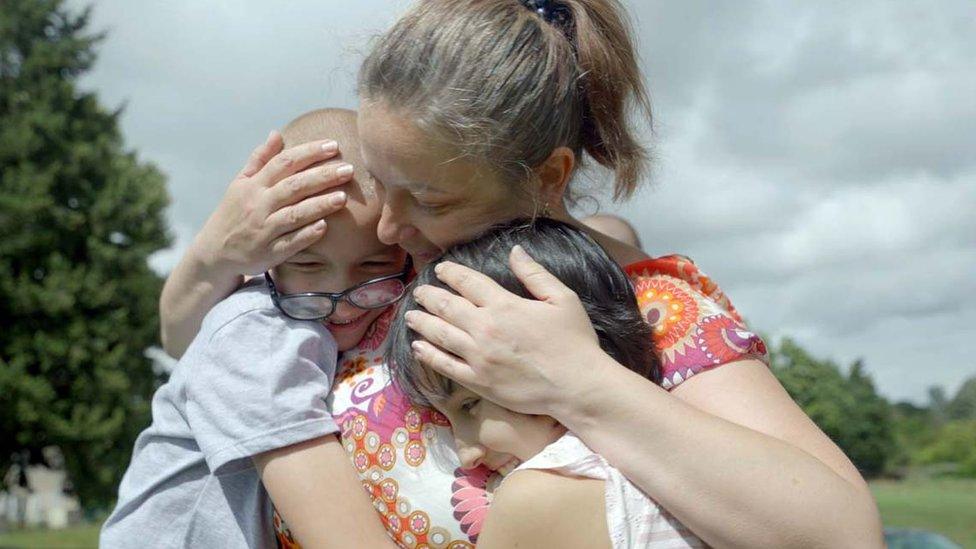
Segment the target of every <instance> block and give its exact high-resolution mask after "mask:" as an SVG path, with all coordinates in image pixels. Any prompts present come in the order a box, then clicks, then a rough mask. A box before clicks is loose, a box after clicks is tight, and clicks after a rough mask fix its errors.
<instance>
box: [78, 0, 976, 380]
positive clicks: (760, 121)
mask: <svg viewBox="0 0 976 549" xmlns="http://www.w3.org/2000/svg"><path fill="white" fill-rule="evenodd" d="M627 3H628V5H629V8H630V9H631V12H632V15H633V21H634V25H635V27H636V28H637V31H638V32H637V34H638V39H639V43H640V53H641V57H642V59H643V64H644V69H645V71H646V74H647V76H648V84H649V86H650V88H651V92H652V96H653V101H654V107H655V111H656V112H655V114H656V120H657V126H656V133H655V135H653V136H650V135H648V139H649V141H653V144H654V146H655V148H656V153H657V164H656V169H655V174H654V185H653V186H651V187H649V188H647V189H645V190H644V191H643V192H641V193H640V194H639V195H638V196H637V197H636V198H635V199H634V200H633V201H631V202H630V203H628V204H626V205H619V206H609V207H610V209H612V210H616V211H620V212H621V213H623V214H624V215H626V216H627V217H628V218H630V219H632V220H633V221H634V223H635V225H636V226H637V227H638V229H639V231H640V233H641V237H642V239H643V241H644V242H645V243H646V245H647V248H648V251H650V252H651V253H655V254H663V253H669V252H681V253H684V254H686V255H690V256H692V257H693V258H695V259H696V260H697V261H698V263H699V265H700V266H701V267H702V268H703V269H704V270H706V272H709V273H710V274H711V275H713V276H714V277H715V278H716V280H718V281H719V282H720V283H721V284H722V285H723V287H724V288H725V289H726V291H727V292H728V293H729V294H730V295H731V296H732V298H733V300H734V301H735V303H736V305H737V307H738V308H739V309H740V310H741V311H742V312H743V313H744V314H745V315H746V316H747V318H748V319H749V320H750V322H751V323H752V324H753V325H754V326H755V327H757V328H758V329H760V330H761V331H763V332H764V333H767V334H771V335H773V336H774V337H778V336H783V335H789V336H792V337H795V338H797V339H798V340H799V341H800V342H801V343H803V344H804V345H807V346H809V347H810V348H811V349H812V350H813V351H814V352H816V353H818V354H821V355H824V356H830V357H833V358H835V359H837V360H838V361H850V360H854V359H855V358H858V357H863V358H865V359H866V362H867V367H868V369H869V370H870V371H871V372H872V374H873V375H874V376H875V379H876V380H877V382H878V385H879V387H880V388H881V390H882V391H883V392H884V393H885V394H887V395H889V396H891V397H894V398H914V399H921V398H923V397H924V394H925V388H926V387H927V386H928V385H930V384H936V383H938V384H943V385H945V386H947V388H949V389H950V390H952V389H954V388H955V387H956V386H957V385H958V384H959V383H960V382H961V380H962V379H963V378H964V377H965V376H968V375H973V374H976V361H974V360H973V359H972V357H971V355H970V354H969V353H968V349H967V346H966V342H967V341H968V340H970V339H972V334H973V330H972V328H971V326H973V325H974V323H976V282H974V280H976V279H974V277H973V273H976V218H974V216H973V215H972V212H974V211H976V155H974V154H973V153H972V151H973V149H974V146H976V102H974V101H973V100H972V98H973V97H976V60H974V58H973V56H972V52H973V51H976V38H974V35H973V33H972V32H971V21H972V19H973V15H974V13H973V11H974V10H973V8H972V4H971V3H970V2H966V1H963V0H958V1H946V2H940V3H938V4H937V5H934V6H933V4H931V3H927V2H921V0H914V1H909V2H899V3H891V2H885V1H882V0H871V1H866V2H858V3H855V4H851V3H841V2H823V3H816V4H810V3H803V2H797V1H793V2H736V3H734V4H732V3H714V2H704V1H697V0H696V1H689V2H680V3H679V2H646V1H643V0H631V1H629V2H627ZM76 5H80V2H79V3H78V4H76ZM406 5H407V2H406V1H405V0H398V1H396V2H390V1H389V0H360V1H358V2H311V1H301V2H288V3H266V2H265V3H261V2H256V1H250V2H234V3H225V2H206V3H201V2H191V1H189V0H178V1H174V2H167V3H148V2H139V3H131V2H124V1H122V0H102V1H100V2H99V3H98V4H97V6H96V11H95V18H94V25H95V27H96V28H105V29H107V30H109V31H110V34H109V38H108V40H107V41H106V42H105V44H104V45H103V47H102V48H101V59H100V62H99V64H98V65H97V67H96V69H95V70H94V71H93V72H92V73H91V74H90V75H89V76H87V77H86V78H85V80H84V84H85V85H86V86H88V87H91V88H92V89H95V90H97V91H98V92H99V93H100V95H101V97H102V99H103V101H104V102H105V103H106V104H108V105H119V104H121V103H123V102H126V101H127V102H128V107H127V110H126V113H125V115H124V117H123V119H122V126H123V131H124V133H125V136H126V138H127V141H128V143H129V144H130V145H131V146H132V147H134V148H135V149H137V150H138V151H139V153H140V155H141V156H142V157H144V158H146V159H148V160H151V161H153V162H155V163H156V164H158V165H159V166H160V167H161V168H162V169H163V171H164V172H166V173H167V175H168V176H169V188H170V191H171V193H172V195H173V206H172V208H171V210H170V214H169V215H170V220H171V222H172V225H173V228H174V233H175V234H176V236H177V245H176V246H175V247H174V249H173V250H170V251H167V252H164V253H161V254H159V255H157V256H156V257H155V258H154V259H153V265H154V266H155V267H156V268H158V269H159V270H161V271H166V270H168V269H169V268H171V267H172V266H173V265H174V264H175V262H176V261H177V260H178V258H179V256H180V254H181V253H182V251H183V250H184V249H185V247H186V246H187V245H188V243H189V241H190V240H191V239H192V235H193V234H194V232H195V231H196V230H197V229H198V228H199V227H200V226H201V225H202V223H203V221H204V220H205V219H206V216H207V215H208V214H209V212H210V210H211V209H212V208H213V206H214V205H215V204H216V203H217V201H218V200H219V199H220V196H221V194H222V193H223V189H224V186H225V185H226V183H227V182H228V181H229V180H230V178H231V177H232V176H233V174H234V173H235V172H236V171H237V170H238V169H239V167H240V165H241V163H242V162H243V160H244V159H245V158H246V156H247V154H248V152H249V151H250V149H251V148H252V147H254V146H255V145H257V144H258V143H260V142H261V140H262V139H263V138H264V136H265V135H266V134H267V132H268V131H269V130H270V129H272V128H276V127H280V126H281V125H282V124H284V123H285V122H286V121H287V120H289V119H290V118H292V117H293V116H295V115H297V114H299V113H301V112H302V111H304V110H308V109H311V108H315V107H320V106H324V105H330V106H340V107H355V105H356V97H355V93H354V87H355V74H356V68H357V66H358V63H359V61H360V59H361V56H362V55H361V54H362V52H364V51H365V50H366V49H367V48H368V45H369V39H370V37H371V36H373V35H374V34H375V33H377V32H380V31H381V30H382V29H383V28H385V27H386V26H388V25H389V24H390V22H392V21H393V20H394V19H395V18H396V17H397V16H398V14H399V13H401V12H402V10H403V9H404V7H405V6H406ZM935 8H937V9H935ZM967 21H968V22H969V23H967ZM594 177H595V178H596V180H597V181H598V182H600V181H605V179H606V178H605V176H604V175H601V174H599V173H598V172H595V175H594ZM597 195H598V196H599V193H597Z"/></svg>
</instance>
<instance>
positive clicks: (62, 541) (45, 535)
mask: <svg viewBox="0 0 976 549" xmlns="http://www.w3.org/2000/svg"><path fill="white" fill-rule="evenodd" d="M100 527H101V524H85V525H81V526H74V527H72V528H65V529H64V530H19V531H15V532H8V533H6V534H0V548H3V549H7V548H8V547H17V548H21V547H23V548H28V547H37V548H40V547H44V548H48V547H50V548H52V549H53V548H55V547H79V548H80V547H98V529H99V528H100Z"/></svg>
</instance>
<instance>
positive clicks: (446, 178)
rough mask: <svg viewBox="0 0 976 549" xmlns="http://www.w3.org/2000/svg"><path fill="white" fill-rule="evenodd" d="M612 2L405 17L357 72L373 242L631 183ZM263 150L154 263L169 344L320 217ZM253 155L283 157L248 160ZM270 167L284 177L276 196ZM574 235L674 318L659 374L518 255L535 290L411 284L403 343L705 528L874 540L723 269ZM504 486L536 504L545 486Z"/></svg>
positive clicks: (321, 184)
mask: <svg viewBox="0 0 976 549" xmlns="http://www.w3.org/2000/svg"><path fill="white" fill-rule="evenodd" d="M624 21H625V19H624V14H623V11H622V8H621V7H620V6H619V5H618V4H617V2H616V1H615V0H562V1H541V0H521V1H520V0H428V1H424V2H420V3H419V4H418V5H417V6H416V7H415V8H414V9H413V10H411V11H410V12H409V13H408V14H407V15H405V16H404V17H403V18H402V19H401V20H400V21H399V22H398V23H397V24H396V25H395V26H394V28H393V29H391V30H390V31H389V32H387V33H386V34H385V35H384V37H383V38H382V39H381V41H380V42H379V43H378V44H377V46H376V47H375V48H374V50H373V52H372V53H371V54H370V56H369V58H368V59H367V60H366V62H365V63H364V66H363V69H362V73H361V76H360V93H361V99H362V103H361V111H360V138H361V140H362V152H363V155H364V159H365V161H366V164H367V166H368V167H369V170H370V172H371V173H372V174H373V176H374V177H375V178H376V179H377V182H378V183H379V184H380V186H381V187H382V188H383V189H384V195H383V200H384V210H383V216H382V219H381V221H380V224H379V228H378V234H379V236H380V239H381V240H383V241H384V242H387V243H396V244H399V245H400V246H402V247H403V248H404V249H406V250H407V251H408V252H409V253H410V254H411V255H412V257H413V259H414V261H415V262H416V263H418V264H423V263H424V262H426V261H429V260H430V259H432V258H433V257H435V256H436V255H438V254H439V253H440V252H441V251H443V250H445V249H447V248H448V247H450V246H451V245H453V244H455V243H457V242H461V241H463V240H465V239H467V238H469V237H472V236H474V235H476V234H477V233H478V232H479V231H480V230H482V229H484V228H486V227H488V226H490V225H492V224H493V223H496V222H498V221H501V220H505V219H511V218H514V217H519V216H524V215H532V214H540V213H541V214H544V215H547V216H551V217H554V218H556V219H560V220H563V221H566V222H569V223H573V224H576V225H579V224H578V223H577V222H576V221H575V220H573V219H572V217H571V216H570V215H569V214H568V212H567V204H569V203H571V201H572V199H573V198H574V194H573V192H572V188H571V186H570V182H571V179H572V176H573V175H574V173H575V171H576V169H577V168H578V166H579V165H580V164H581V163H582V161H583V160H584V159H586V158H589V159H592V160H594V161H596V162H597V163H598V164H600V165H602V166H603V167H605V168H607V169H609V170H611V171H612V172H613V173H614V194H615V196H617V197H618V198H626V197H629V196H630V194H631V193H632V192H633V190H634V189H635V187H636V184H637V181H638V180H639V176H640V175H641V173H642V170H643V167H644V165H645V153H644V150H643V149H642V148H641V146H640V145H639V143H638V141H637V139H636V138H635V137H634V133H633V130H632V128H631V125H630V123H629V121H628V119H627V116H626V115H627V113H628V112H629V110H630V107H632V106H635V105H636V106H637V107H646V99H645V94H644V89H643V84H642V82H643V79H642V77H641V75H640V73H639V71H638V68H637V64H636V61H635V57H634V53H633V46H632V43H631V39H630V36H629V34H628V31H627V28H626V25H625V23H624ZM645 110H646V109H645ZM279 148H280V142H279V141H278V140H277V138H276V137H273V138H271V139H269V141H268V142H267V143H266V144H265V145H263V146H262V147H260V148H259V149H258V150H256V151H255V154H254V155H253V157H252V160H251V162H250V163H249V165H248V166H247V167H246V168H245V170H244V171H243V172H242V175H241V176H240V178H239V179H238V180H237V181H235V182H234V183H232V186H231V190H230V191H229V192H228V196H227V197H226V198H225V201H224V203H222V205H221V206H220V207H219V208H218V211H217V212H216V213H215V214H214V216H213V217H212V218H211V220H210V221H208V223H207V225H206V226H205V227H204V229H203V230H202V231H201V235H200V236H199V237H198V239H197V241H196V242H195V244H194V246H193V248H192V249H191V250H190V251H189V252H188V254H187V257H185V258H184V260H183V262H182V263H181V264H180V266H179V267H178V268H177V270H175V271H174V273H173V275H172V276H171V278H170V280H169V281H167V286H166V289H165V290H164V294H163V298H162V301H161V311H162V316H163V326H164V343H165V344H166V346H167V349H168V350H170V349H175V350H177V351H178V350H179V348H180V347H181V346H183V345H184V344H185V342H186V341H187V340H188V339H187V336H192V334H193V333H194V332H195V330H196V327H197V326H198V324H199V319H200V318H201V317H202V315H203V314H204V313H205V312H206V310H207V309H208V308H209V307H210V306H211V305H212V304H213V303H214V302H215V301H216V300H219V299H220V298H221V297H222V296H223V295H225V294H226V293H227V292H229V291H230V289H231V288H233V287H234V286H235V285H236V284H237V283H238V281H239V277H240V275H241V273H244V274H248V273H253V272H257V271H259V270H262V269H263V268H265V267H266V266H267V265H270V264H272V263H274V261H275V259H276V258H277V257H280V255H279V254H281V255H283V253H284V251H286V250H290V249H292V248H296V247H300V246H302V245H307V243H308V242H310V241H312V240H314V239H315V238H317V237H318V236H320V235H321V233H322V231H323V230H324V228H323V227H321V226H320V225H318V226H316V225H310V224H311V223H312V222H313V221H316V220H317V219H319V218H320V217H321V215H319V211H322V208H321V206H319V207H318V209H317V208H316V207H315V206H314V205H312V204H310V203H309V201H301V199H302V198H303V197H304V196H307V195H308V194H310V192H309V191H308V190H307V189H315V190H316V191H318V190H321V189H323V188H326V187H328V185H329V183H330V179H329V177H328V174H322V173H317V172H311V173H309V174H307V175H295V176H291V177H289V178H285V176H286V175H288V172H289V171H292V172H293V171H294V170H295V169H297V168H298V167H300V166H303V165H307V164H308V163H311V162H313V161H314V160H315V158H314V156H313V155H312V153H309V152H307V151H306V152H305V154H303V152H302V151H285V152H283V153H281V154H277V155H276V153H278V149H279ZM269 161H270V165H271V166H284V165H290V166H292V167H293V168H294V169H293V170H285V171H281V170H277V171H276V170H261V167H262V166H264V165H265V164H266V163H268V162H269ZM303 182H304V183H303ZM293 183H294V184H293ZM283 184H284V188H287V189H295V194H294V196H293V197H292V198H291V199H290V200H287V201H284V202H282V201H281V200H280V199H279V200H277V201H275V200H274V199H272V198H270V197H271V196H278V197H279V198H280V194H281V192H280V190H278V191H275V189H280V188H281V187H282V185H283ZM303 188H304V189H306V190H302V189H303ZM282 204H284V208H282ZM275 212H277V213H275ZM281 212H285V213H284V214H282V213H281ZM283 220H287V221H288V222H287V223H285V221H283ZM302 227H304V228H302ZM289 231H291V232H289ZM590 234H592V236H593V237H594V238H595V239H596V240H597V241H598V242H599V243H600V244H601V245H603V246H604V247H605V248H606V249H607V250H608V251H609V253H610V255H611V256H612V257H613V258H614V259H615V260H616V261H617V262H618V263H619V264H620V265H622V266H627V270H628V272H630V273H631V275H632V276H633V277H634V279H635V282H636V284H637V286H638V288H639V289H640V288H642V286H641V284H642V281H643V283H645V284H646V286H645V288H646V289H648V291H647V292H643V293H644V294H646V295H647V296H650V297H647V299H648V301H647V302H645V303H642V304H641V305H642V310H643V311H644V312H645V314H647V315H648V319H649V320H650V321H652V323H654V324H655V328H656V330H657V331H658V333H659V334H662V332H663V333H664V335H666V336H668V337H671V336H674V338H673V339H672V340H668V341H667V344H666V345H664V344H660V343H659V344H660V345H661V346H662V347H665V348H664V349H662V363H663V365H664V366H665V371H666V374H667V373H668V366H669V364H670V377H668V378H667V379H666V382H665V387H667V388H669V389H670V391H668V390H666V389H665V388H662V387H659V386H656V385H654V384H652V383H650V382H647V381H646V380H644V379H642V378H640V377H639V376H634V375H633V374H632V373H631V372H629V371H628V370H627V369H625V368H622V367H621V366H620V365H619V364H617V363H615V362H614V361H613V360H612V359H610V358H609V357H608V356H607V355H606V354H605V353H603V352H602V351H600V349H599V345H597V344H596V339H595V336H594V334H593V329H592V326H591V325H590V323H589V321H588V319H587V317H586V315H585V313H584V312H583V310H582V308H581V306H580V304H579V302H578V300H577V299H576V298H575V296H574V295H573V294H572V293H571V292H569V291H567V290H566V288H565V287H563V286H562V285H561V284H560V283H559V282H558V281H556V280H555V279H553V278H552V277H551V276H550V275H548V274H547V273H546V272H545V271H544V270H542V269H541V268H540V267H539V266H538V265H537V264H535V263H534V262H533V261H532V260H531V258H528V257H524V256H520V255H517V254H513V256H512V258H511V261H512V268H513V270H514V271H515V272H516V273H517V274H518V275H519V277H520V279H521V280H522V281H523V283H525V285H526V287H527V288H528V289H529V290H530V291H531V292H532V293H533V295H535V296H536V297H537V298H539V300H538V301H533V300H525V299H520V298H517V297H515V296H513V295H511V294H509V293H508V292H505V291H504V290H501V289H499V288H498V287H497V286H495V285H493V284H492V283H491V282H490V281H489V280H487V279H485V278H484V277H482V276H479V275H478V273H476V272H473V271H471V270H469V269H466V268H464V267H460V266H456V265H450V264H447V265H445V266H444V268H443V269H441V272H440V277H441V278H442V280H443V281H444V282H446V283H447V284H449V285H450V286H452V287H453V288H455V289H456V290H457V291H458V293H459V294H460V296H454V295H452V294H449V293H448V292H445V291H443V290H437V289H434V288H430V287H422V288H420V289H418V293H417V299H418V301H419V302H420V303H421V304H422V305H424V306H425V308H426V309H427V310H428V311H429V312H430V313H431V314H421V315H417V317H416V318H414V319H413V322H412V324H413V326H412V327H413V328H414V329H415V330H416V331H418V332H419V333H421V334H422V335H423V336H424V337H425V338H426V339H427V340H428V341H429V342H430V343H432V344H433V345H431V344H430V343H427V344H424V343H420V344H419V345H418V346H417V348H416V353H417V355H418V358H419V359H420V360H421V361H423V362H425V363H426V364H429V365H430V366H431V367H433V368H435V369H437V370H439V371H441V372H442V373H444V374H446V375H448V376H451V377H454V378H455V379H457V380H458V381H460V382H461V383H462V384H464V385H466V386H467V387H469V388H470V389H472V390H474V391H476V392H478V393H481V394H482V395H483V396H485V397H487V398H489V399H491V400H494V401H497V402H499V403H502V404H503V405H504V406H506V407H508V408H511V409H514V410H518V411H520V412H524V413H534V414H543V415H549V416H552V417H554V418H556V419H557V420H558V421H559V422H560V423H562V424H563V425H566V426H567V427H568V428H569V429H570V430H572V431H573V432H574V433H576V434H577V435H578V436H579V437H580V438H581V439H582V440H583V441H584V442H586V443H587V445H589V446H590V447H591V448H593V449H594V450H595V451H596V452H598V453H600V454H602V455H603V456H604V457H605V458H606V459H607V460H608V461H609V462H610V463H611V464H612V465H614V466H615V467H616V468H618V469H619V470H621V471H622V472H623V473H624V474H625V475H626V476H627V477H628V478H629V479H630V480H631V481H632V482H633V483H634V484H636V485H637V486H639V487H640V488H641V489H643V490H644V491H645V492H646V493H647V494H649V495H651V496H652V497H654V499H655V500H656V501H657V502H658V503H660V504H661V506H663V507H664V508H665V509H667V510H668V511H669V512H670V513H671V514H673V515H674V516H675V517H677V518H678V519H679V520H680V521H681V522H682V523H684V524H685V525H687V526H688V527H689V528H690V529H691V530H692V531H693V532H695V533H696V534H697V535H698V536H699V537H701V538H702V539H704V540H705V541H706V542H708V543H709V544H711V545H715V546H736V547H758V546H775V547H786V546H830V547H839V546H857V547H866V546H879V545H881V543H882V542H881V533H880V526H879V521H878V516H877V510H876V508H875V505H874V502H873V499H872V497H871V495H870V492H869V491H868V489H867V486H866V485H865V483H864V481H863V479H862V478H861V477H860V475H859V474H858V472H857V471H856V469H855V468H854V467H853V465H852V464H851V463H850V461H849V460H848V459H847V458H846V457H845V456H844V455H843V453H842V452H841V451H840V450H839V449H838V448H837V447H836V446H835V445H834V444H833V443H832V442H831V441H830V440H829V439H828V438H827V437H826V436H825V435H824V434H823V433H822V432H820V431H819V429H817V427H816V426H815V425H814V424H813V423H812V422H811V421H810V420H809V419H808V418H807V417H806V416H805V415H804V414H803V413H802V411H801V410H799V408H798V407H797V406H796V404H795V403H793V402H792V400H790V398H789V396H788V395H787V394H786V392H785V391H784V390H783V388H782V387H781V386H780V385H779V384H778V382H777V381H776V380H775V378H774V377H773V376H772V374H771V373H770V372H769V370H768V368H767V367H766V365H765V364H764V363H763V362H762V360H761V352H760V351H761V348H760V345H761V344H760V343H759V342H758V340H757V339H756V338H754V336H752V335H751V334H748V333H747V332H746V331H745V328H744V326H742V325H741V323H740V319H739V318H738V316H737V314H736V313H735V311H734V309H732V308H731V305H730V304H729V303H728V301H727V300H726V299H725V298H724V296H723V295H722V293H721V292H720V291H719V290H718V288H717V287H716V286H715V285H714V284H712V283H711V282H710V281H709V280H708V279H707V277H704V275H702V274H701V273H700V272H699V271H698V270H697V269H696V268H695V267H694V265H693V264H691V263H690V262H688V261H686V260H683V259H681V258H677V257H671V258H662V259H659V260H654V259H651V258H648V257H647V256H646V255H645V254H643V252H641V251H639V250H637V249H634V248H631V247H629V246H627V245H625V244H622V243H620V242H617V241H614V240H612V239H610V238H608V237H605V236H603V235H601V234H599V233H596V232H591V233H590ZM282 235H284V236H282ZM664 283H667V284H672V285H673V286H671V287H672V288H676V290H675V294H674V295H678V294H680V295H681V296H682V297H683V298H686V300H684V301H682V302H681V303H677V302H675V303H666V301H667V300H664V301H662V299H664V298H663V297H662V295H661V294H660V293H659V294H655V293H654V291H651V290H654V289H661V288H662V286H661V284H664ZM663 293H667V292H663ZM655 296H656V297H655ZM662 303H663V304H664V306H663V307H662V306H661V305H662ZM672 306H678V307H679V309H680V307H685V308H686V311H688V310H692V309H693V310H695V311H697V313H695V314H692V315H684V316H683V315H682V314H672V312H674V311H676V310H674V309H671V308H670V307H672ZM706 312H707V313H708V314H705V313H706ZM661 313H664V314H663V315H662V314H661ZM655 315H656V316H655ZM671 319H676V322H677V323H678V324H681V323H682V322H685V320H687V321H688V322H686V323H685V324H684V325H681V326H677V325H672V324H669V321H670V320H671ZM714 322H718V323H721V324H722V325H723V326H724V329H723V330H719V334H720V335H719V338H718V339H719V340H721V339H722V337H723V336H728V337H733V338H734V337H739V336H741V338H742V340H741V341H738V342H737V343H738V344H739V347H741V348H740V349H735V348H734V347H735V346H729V345H723V344H722V342H721V341H718V342H716V345H717V347H715V346H713V347H709V342H708V341H704V339H705V338H704V337H703V335H702V334H706V333H712V332H708V331H707V328H709V327H712V326H714V325H707V324H708V323H714ZM696 337H697V338H698V340H696ZM699 340H700V341H699ZM570 342H571V343H570ZM445 351H447V352H445ZM717 366H720V367H717ZM570 371H571V372H574V374H573V375H572V376H567V375H562V374H563V372H570ZM579 372H585V373H582V374H580V373H579ZM691 376H693V377H691ZM511 380H518V382H517V383H515V382H512V381H511ZM623 388H626V390H623ZM337 400H338V399H337ZM357 417H358V416H357ZM431 421H432V422H433V423H436V418H433V419H432V420H431ZM634 433H641V435H640V436H634ZM644 433H646V434H644ZM347 442H348V441H347ZM347 447H349V445H348V444H347ZM349 449H353V448H351V447H350V448H349ZM323 467H325V465H323ZM364 472H365V471H364ZM374 473H375V471H374ZM367 480H368V479H367ZM430 484H432V485H433V484H436V481H435V480H431V481H430ZM376 486H378V487H379V486H380V485H378V484H377V485H376ZM401 488H402V486H401ZM431 489H434V488H431ZM296 490H298V487H296ZM417 497H420V496H417ZM500 497H501V496H500ZM504 497H506V499H508V500H514V501H516V502H517V501H524V502H528V504H531V503H532V502H533V501H538V498H539V491H538V490H535V489H533V487H523V489H522V490H521V491H517V490H512V491H507V492H505V494H504ZM325 499H330V498H325ZM331 499H336V498H331ZM276 503H277V501H276ZM326 503H328V502H326ZM454 511H455V512H456V511H457V509H456V508H455V509H454ZM391 513H392V512H391ZM286 516H287V515H286ZM490 517H491V515H489V519H488V520H489V521H491V518H490ZM289 518H290V517H289ZM389 525H391V523H388V526H389ZM469 526H470V525H469ZM479 527H480V526H479ZM466 533H467V531H466ZM469 537H470V536H469ZM401 541H404V540H402V539H401Z"/></svg>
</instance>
